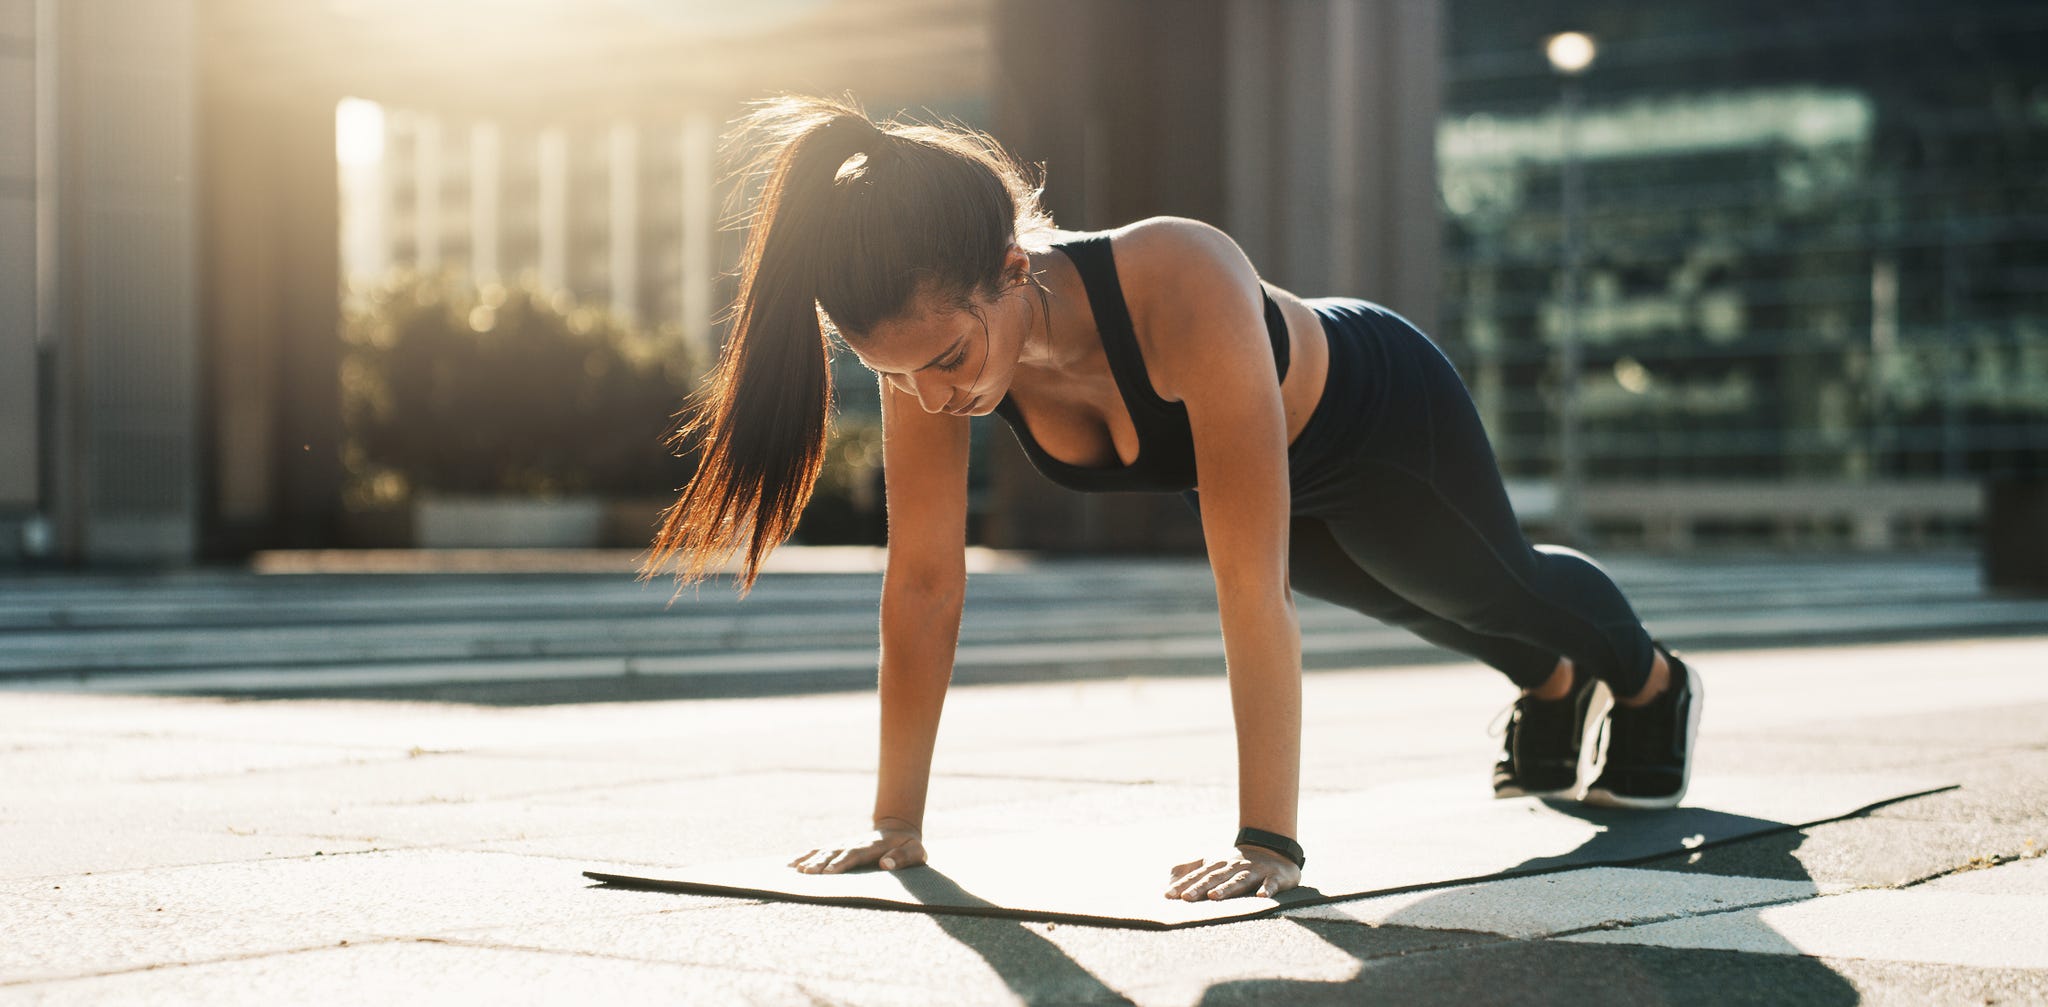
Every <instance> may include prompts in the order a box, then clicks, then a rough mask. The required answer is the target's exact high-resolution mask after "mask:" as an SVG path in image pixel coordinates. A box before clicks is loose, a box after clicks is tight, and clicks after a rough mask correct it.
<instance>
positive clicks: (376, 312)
mask: <svg viewBox="0 0 2048 1007" xmlns="http://www.w3.org/2000/svg"><path fill="white" fill-rule="evenodd" d="M343 340H344V345H343V351H342V400H343V407H342V408H343V422H344V424H345V425H346V428H347V429H346V431H345V436H344V446H343V457H344V462H345V466H346V468H345V475H344V479H345V483H344V493H345V498H346V502H347V505H348V507H349V508H350V509H353V510H364V509H369V508H375V507H381V506H396V505H400V504H403V503H404V502H406V501H408V500H410V499H411V498H412V497H413V496H414V495H415V494H418V493H421V492H429V493H441V494H464V495H497V496H530V497H543V498H546V497H559V496H570V495H577V496H581V495H591V496H602V497H643V498H644V497H657V498H659V497H666V498H673V496H674V495H675V493H676V491H677V490H679V489H680V488H681V487H682V486H683V485H684V484H686V483H688V482H689V480H690V476H691V474H692V473H693V472H694V470H695V463H694V460H693V457H686V458H678V457H675V456H673V455H672V454H671V453H670V449H669V448H668V447H667V446H666V445H665V444H664V443H663V440H664V438H665V436H666V435H667V433H668V431H669V430H670V429H672V428H673V425H674V423H675V414H676V413H677V412H678V411H679V410H680V409H681V408H682V406H683V402H684V399H685V397H686V396H687V395H688V394H689V393H690V392H691V391H692V390H694V389H695V388H696V387H697V384H698V382H699V381H700V380H701V379H702V376H703V374H704V373H705V369H706V367H707V365H708V361H704V360H700V359H697V358H696V357H695V356H693V355H692V354H691V353H690V352H689V351H688V347H687V346H686V344H685V343H684V341H683V338H682V334H681V332H680V331H678V330H656V331H646V330H643V329H639V328H636V327H634V326H632V325H630V324H627V323H624V322H622V321H621V320H619V319H616V318H614V317H612V316H611V315H610V314H608V313H606V312H603V311H599V310H596V309H593V308H587V307H577V306H575V305H574V304H573V303H571V302H570V301H569V300H568V298H567V297H566V295H561V296H554V297H551V296H550V295H548V294H547V293H545V292H543V291H540V290H538V289H535V288H531V287H526V286H516V287H510V288H507V287H501V286H490V287H485V288H483V289H481V290H479V289H477V288H475V287H474V286H472V285H470V284H468V283H466V282H463V281H461V280H459V279H455V278H449V277H428V276H420V275H418V274H413V273H395V274H393V275H392V276H391V277H390V278H389V279H387V280H386V281H385V282H383V283H381V284H378V285H376V286H374V287H371V288H367V289H355V290H351V292H350V295H349V297H348V298H347V301H346V304H345V306H344V312H343ZM881 464H882V430H881V425H880V420H879V419H878V418H877V417H873V416H863V415H857V414H856V415H848V414H844V413H842V414H840V415H839V416H837V417H836V418H835V421H834V423H833V428H832V432H831V436H830V439H829V441H828V442H827V445H826V458H825V470H824V473H823V474H822V475H821V476H820V478H819V481H818V485H817V487H816V488H815V490H814V491H813V493H812V498H811V504H810V507H809V508H807V509H806V510H805V512H804V517H803V521H802V524H801V525H800V527H799V528H798V531H797V538H798V540H799V541H803V542H811V543H879V542H881V541H882V536H883V519H882V499H881Z"/></svg>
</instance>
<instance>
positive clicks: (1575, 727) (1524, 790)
mask: <svg viewBox="0 0 2048 1007" xmlns="http://www.w3.org/2000/svg"><path fill="white" fill-rule="evenodd" d="M1572 675H1573V681H1572V689H1571V691H1570V692H1567V693H1565V694H1564V695H1563V696H1561V697H1559V698H1557V699H1537V698H1536V697H1534V696H1528V695H1524V696H1521V697H1519V698H1517V699H1516V700H1515V702H1514V704H1513V705H1512V706H1510V707H1509V708H1508V710H1503V711H1501V712H1503V713H1507V712H1508V711H1509V710H1512V711H1513V714H1512V715H1511V716H1510V717H1509V718H1508V722H1507V728H1506V730H1505V732H1504V734H1505V737H1506V741H1505V742H1504V743H1503V744H1502V745H1501V753H1500V761H1499V762H1496V763H1494V765H1493V796H1494V797H1497V798H1504V797H1559V796H1564V795H1568V794H1570V793H1572V792H1573V791H1575V790H1577V789H1578V787H1579V748H1580V745H1581V743H1582V740H1583V739H1584V738H1585V736H1586V724H1587V723H1589V722H1590V721H1591V720H1592V719H1593V717H1594V716H1596V715H1597V714H1596V711H1595V709H1594V707H1595V699H1596V696H1601V695H1604V694H1605V692H1606V690H1605V689H1602V688H1600V681H1599V680H1598V679H1596V678H1594V677H1593V676H1591V675H1588V674H1585V673H1584V672H1581V671H1579V670H1578V669H1577V668H1574V669H1572ZM1488 733H1491V732H1488Z"/></svg>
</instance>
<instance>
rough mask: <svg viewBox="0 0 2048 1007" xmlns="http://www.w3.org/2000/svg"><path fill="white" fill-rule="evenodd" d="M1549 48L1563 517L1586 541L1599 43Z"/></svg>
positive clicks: (1555, 40)
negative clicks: (1589, 163) (1585, 132)
mask: <svg viewBox="0 0 2048 1007" xmlns="http://www.w3.org/2000/svg"><path fill="white" fill-rule="evenodd" d="M1543 52H1544V55H1545V56H1548V57H1549V58H1550V67H1551V69H1553V70H1555V71H1557V74H1558V79H1559V81H1560V85H1559V86H1560V89H1561V92H1562V93H1561V94H1560V95H1559V101H1558V117H1557V120H1558V131H1559V134H1560V135H1559V139H1558V146H1559V148H1560V153H1561V155H1562V159H1561V163H1560V175H1561V178H1560V181H1561V182H1562V188H1563V197H1564V198H1563V203H1564V206H1563V213H1562V224H1563V228H1562V229H1563V231H1564V235H1563V237H1564V289H1563V290H1562V291H1560V296H1559V305H1558V307H1559V311H1558V315H1559V319H1558V320H1559V330H1560V331H1559V332H1558V368H1557V369H1558V381H1559V392H1558V398H1557V456H1558V457H1557V523H1558V530H1559V532H1560V533H1561V535H1562V537H1563V538H1564V540H1565V542H1566V543H1567V544H1569V545H1575V546H1582V545H1585V544H1586V529H1585V519H1584V513H1585V512H1584V501H1583V497H1584V494H1585V482H1586V472H1585V458H1584V451H1583V449H1581V448H1580V446H1579V370H1580V360H1579V271H1580V266H1581V263H1580V259H1581V257H1582V252H1581V249H1580V242H1579V217H1580V216H1581V214H1582V213H1583V210H1582V207H1581V203H1582V201H1583V200H1584V192H1583V191H1582V190H1583V185H1582V180H1581V179H1580V177H1579V157H1578V135H1577V131H1578V123H1577V119H1578V110H1579V75H1580V74H1582V73H1584V72H1586V68H1587V67H1590V66H1592V65H1593V57H1594V55H1595V47H1594V45H1593V39H1592V36H1589V35H1586V34H1583V33H1581V32H1575V31H1568V32H1560V33H1559V34H1556V35H1552V36H1550V37H1549V38H1548V39H1546V40H1544V43H1543Z"/></svg>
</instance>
